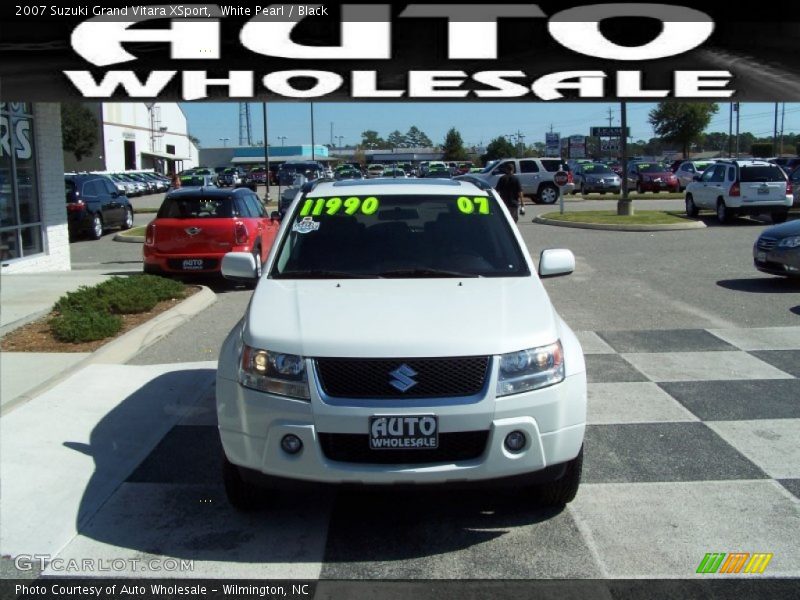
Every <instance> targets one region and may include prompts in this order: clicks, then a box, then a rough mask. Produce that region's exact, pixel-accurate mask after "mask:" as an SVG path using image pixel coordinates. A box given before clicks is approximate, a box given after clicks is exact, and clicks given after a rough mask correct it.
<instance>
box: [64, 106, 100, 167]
mask: <svg viewBox="0 0 800 600" xmlns="http://www.w3.org/2000/svg"><path fill="white" fill-rule="evenodd" d="M99 132H100V125H99V123H98V122H97V117H96V116H95V115H94V113H93V112H92V111H91V110H89V109H88V108H86V107H85V106H84V105H83V104H75V103H72V102H69V103H64V104H62V105H61V147H62V148H63V149H64V151H65V152H72V154H73V155H75V160H81V159H83V157H85V156H89V155H90V154H91V153H92V150H93V149H94V147H95V145H96V143H97V138H98V135H99Z"/></svg>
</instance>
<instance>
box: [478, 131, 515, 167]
mask: <svg viewBox="0 0 800 600" xmlns="http://www.w3.org/2000/svg"><path fill="white" fill-rule="evenodd" d="M516 153H517V150H516V148H515V147H514V144H512V143H511V142H509V141H508V140H507V139H506V138H504V137H503V136H502V135H501V136H498V137H496V138H494V139H493V140H492V141H491V142H489V145H488V146H486V154H484V155H483V156H481V160H482V161H483V163H484V164H485V163H487V162H489V161H490V160H497V159H500V158H511V157H512V156H515V155H516Z"/></svg>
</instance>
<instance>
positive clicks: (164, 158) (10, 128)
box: [0, 102, 198, 274]
mask: <svg viewBox="0 0 800 600" xmlns="http://www.w3.org/2000/svg"><path fill="white" fill-rule="evenodd" d="M85 106H86V107H87V108H89V110H91V111H92V112H93V113H94V114H95V115H96V116H97V121H98V128H97V134H96V138H95V139H96V143H95V147H94V150H93V151H92V152H91V153H90V154H89V155H88V156H86V157H84V158H83V160H81V161H76V160H75V157H74V155H72V154H71V153H65V152H64V151H63V149H62V137H61V106H60V105H59V104H57V103H40V102H33V103H31V102H2V103H0V273H3V274H5V273H36V272H49V271H68V270H69V269H70V248H69V231H68V228H67V210H66V203H65V199H64V173H65V172H68V171H124V170H133V169H136V170H149V169H153V170H157V171H160V172H164V173H169V172H171V171H173V170H180V169H185V168H190V167H192V166H196V165H197V158H198V152H197V147H196V146H195V145H194V144H193V143H192V141H191V139H190V137H189V133H188V128H187V123H186V116H185V115H184V114H183V111H182V110H181V109H180V107H179V106H178V105H177V104H175V103H153V104H144V103H124V104H120V103H104V104H101V103H89V104H85Z"/></svg>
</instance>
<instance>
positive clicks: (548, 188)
mask: <svg viewBox="0 0 800 600" xmlns="http://www.w3.org/2000/svg"><path fill="white" fill-rule="evenodd" d="M539 200H541V202H542V204H555V203H556V200H558V188H556V187H555V186H553V185H543V186H542V187H541V188H539Z"/></svg>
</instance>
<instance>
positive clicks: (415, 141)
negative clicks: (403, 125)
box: [405, 125, 433, 148]
mask: <svg viewBox="0 0 800 600" xmlns="http://www.w3.org/2000/svg"><path fill="white" fill-rule="evenodd" d="M405 137H406V141H407V142H408V145H409V146H411V147H412V148H430V147H431V146H433V142H432V141H431V139H430V138H429V137H428V136H427V135H425V132H424V131H420V130H419V129H418V128H417V126H416V125H412V126H411V127H410V128H409V130H408V131H407V132H406V136H405Z"/></svg>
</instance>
